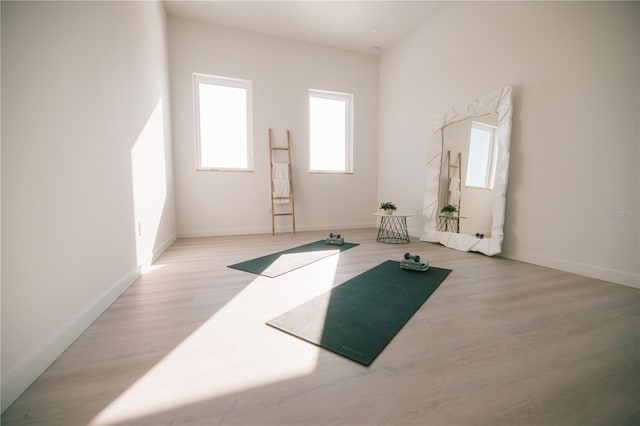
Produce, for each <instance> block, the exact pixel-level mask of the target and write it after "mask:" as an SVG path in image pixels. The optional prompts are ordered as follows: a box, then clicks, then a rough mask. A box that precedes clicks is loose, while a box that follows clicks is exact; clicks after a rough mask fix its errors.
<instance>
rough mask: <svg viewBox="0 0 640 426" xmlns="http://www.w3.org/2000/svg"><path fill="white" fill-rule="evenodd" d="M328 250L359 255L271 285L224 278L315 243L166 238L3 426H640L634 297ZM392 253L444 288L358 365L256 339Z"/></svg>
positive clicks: (543, 271) (638, 297) (455, 263)
mask: <svg viewBox="0 0 640 426" xmlns="http://www.w3.org/2000/svg"><path fill="white" fill-rule="evenodd" d="M344 234H345V237H346V240H347V241H351V242H356V243H360V246H358V247H355V248H353V249H351V250H347V251H345V252H342V253H340V254H339V255H335V256H331V257H329V258H326V259H323V260H321V261H319V262H316V263H314V264H312V265H309V266H306V267H304V268H301V269H298V270H296V271H293V272H290V273H287V274H284V275H282V276H280V277H277V278H266V277H260V276H257V275H253V274H249V273H246V272H242V271H238V270H234V269H231V268H227V265H230V264H233V263H237V262H240V261H244V260H248V259H250V258H253V257H257V256H261V255H265V254H269V253H272V252H275V251H279V250H283V249H287V248H290V247H293V246H296V245H300V244H304V243H307V242H311V241H315V240H318V239H322V238H324V236H325V233H324V232H322V233H321V232H301V233H298V234H297V235H295V236H294V235H291V234H284V235H276V236H271V235H253V236H237V237H213V238H193V239H181V240H178V241H177V242H176V243H174V244H173V245H172V246H171V247H170V248H169V249H168V250H167V251H166V252H165V253H164V254H163V255H162V256H161V257H160V259H159V260H158V261H157V262H156V264H155V265H154V267H153V269H152V270H151V271H149V272H147V273H146V274H145V275H143V276H142V277H141V278H140V279H139V280H138V281H136V282H135V283H134V284H133V285H132V286H131V287H130V288H129V289H128V290H127V291H126V292H125V293H124V294H123V295H122V296H121V297H120V298H119V299H118V300H117V301H116V302H115V303H114V304H113V305H112V306H111V307H110V308H109V309H108V310H107V311H106V312H105V313H104V314H103V315H102V316H101V317H100V318H99V319H98V320H97V321H96V322H95V323H94V324H93V325H91V327H89V328H88V329H87V330H86V332H85V333H84V334H83V335H82V336H81V337H80V338H79V339H78V340H77V341H76V342H75V343H74V344H73V345H72V346H71V347H69V348H68V349H67V351H65V353H64V354H63V355H62V356H61V357H60V358H59V359H58V360H57V361H56V362H55V363H54V364H53V365H51V366H50V367H49V368H48V369H47V370H46V371H45V372H44V373H43V374H42V376H41V377H40V378H38V380H37V381H36V382H35V383H34V384H33V385H32V386H31V387H30V388H29V389H28V390H27V391H26V392H25V393H24V394H23V395H22V396H21V397H20V398H19V399H18V400H17V401H16V402H15V403H14V404H13V405H12V406H11V407H9V409H8V410H7V411H6V412H5V413H4V415H3V416H2V424H3V425H65V426H75V425H98V424H113V425H121V424H122V425H125V424H126V425H314V426H315V425H638V424H640V403H638V401H640V291H639V290H637V289H633V288H629V287H624V286H621V285H617V284H612V283H608V282H604V281H599V280H595V279H590V278H585V277H581V276H577V275H573V274H569V273H565V272H560V271H556V270H552V269H548V268H543V267H539V266H535V265H530V264H526V263H521V262H516V261H511V260H507V259H503V258H499V257H486V256H483V255H480V254H473V253H463V252H458V251H455V250H451V249H447V248H444V247H441V246H439V245H435V244H429V243H424V242H420V241H417V240H414V241H412V242H411V243H410V244H401V245H391V244H381V243H377V242H376V241H375V236H376V230H375V229H363V230H350V231H348V232H345V233H344ZM406 251H409V252H411V253H415V254H420V255H421V256H422V257H423V258H426V259H429V261H430V263H431V265H434V266H439V267H444V268H450V269H452V270H453V272H452V273H451V275H450V276H449V278H447V279H446V280H445V282H444V283H443V284H442V285H441V286H440V287H439V289H438V290H437V291H436V292H435V293H434V294H433V295H432V296H431V297H430V298H429V299H428V300H427V302H426V303H425V304H424V305H423V306H422V307H421V308H420V310H419V311H418V312H417V313H416V314H415V315H414V316H413V318H412V319H411V320H410V321H409V322H408V323H407V325H406V326H405V327H404V328H403V329H402V330H401V331H400V333H398V335H396V337H395V338H394V339H393V340H392V341H391V343H390V344H389V345H388V346H387V347H386V348H385V349H384V350H383V352H382V353H381V354H380V355H379V356H378V358H377V359H376V360H375V361H374V362H373V364H372V365H371V366H370V367H368V368H367V367H363V366H361V365H359V364H357V363H354V362H352V361H349V360H347V359H346V358H343V357H341V356H339V355H336V354H333V353H331V352H328V351H326V350H324V349H320V348H318V347H316V346H314V345H311V344H309V343H306V342H304V341H301V340H299V339H297V338H295V337H292V336H289V335H287V334H285V333H282V332H280V331H278V330H276V329H273V328H271V327H268V326H266V325H265V322H266V321H268V320H269V319H271V318H273V317H275V316H277V315H279V314H281V313H283V312H285V311H287V310H289V309H291V308H293V307H295V306H297V305H299V304H301V303H303V302H304V301H306V300H308V299H310V298H312V297H314V296H316V295H318V294H320V293H322V292H324V291H327V290H328V289H330V288H331V287H333V286H336V285H339V284H340V283H342V282H344V281H346V280H348V279H349V278H351V277H353V276H355V275H357V274H360V273H361V272H364V271H365V270H367V269H369V268H371V267H373V266H375V265H377V264H378V263H381V262H382V261H384V260H387V259H395V260H399V259H400V257H401V256H402V254H404V253H405V252H406Z"/></svg>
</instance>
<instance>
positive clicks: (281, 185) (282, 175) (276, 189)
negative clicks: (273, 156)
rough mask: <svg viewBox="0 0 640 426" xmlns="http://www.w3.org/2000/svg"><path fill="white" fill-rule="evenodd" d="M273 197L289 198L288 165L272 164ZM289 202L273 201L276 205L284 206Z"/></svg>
mask: <svg viewBox="0 0 640 426" xmlns="http://www.w3.org/2000/svg"><path fill="white" fill-rule="evenodd" d="M273 196H274V197H289V196H290V193H289V164H287V163H273ZM288 202H289V200H274V203H276V204H286V203H288Z"/></svg>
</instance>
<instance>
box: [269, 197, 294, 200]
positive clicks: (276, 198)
mask: <svg viewBox="0 0 640 426" xmlns="http://www.w3.org/2000/svg"><path fill="white" fill-rule="evenodd" d="M273 199H274V200H290V199H291V197H273Z"/></svg>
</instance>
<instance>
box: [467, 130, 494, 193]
mask: <svg viewBox="0 0 640 426" xmlns="http://www.w3.org/2000/svg"><path fill="white" fill-rule="evenodd" d="M497 151H498V150H497V147H496V140H495V127H494V126H489V125H487V124H484V123H478V122H476V121H474V122H473V123H472V124H471V136H470V138H469V159H468V161H467V177H466V180H465V186H468V187H473V188H483V189H493V182H494V180H495V174H496V161H497V159H498V155H497V154H498V152H497Z"/></svg>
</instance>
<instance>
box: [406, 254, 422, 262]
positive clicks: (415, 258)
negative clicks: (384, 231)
mask: <svg viewBox="0 0 640 426" xmlns="http://www.w3.org/2000/svg"><path fill="white" fill-rule="evenodd" d="M404 260H413V261H414V262H416V263H420V256H418V255H415V256H414V255H412V254H411V253H405V254H404Z"/></svg>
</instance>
